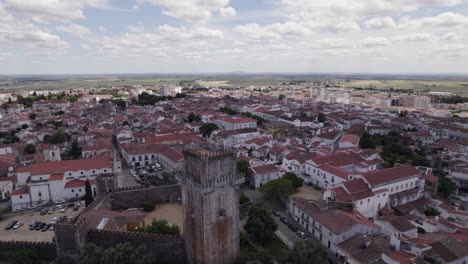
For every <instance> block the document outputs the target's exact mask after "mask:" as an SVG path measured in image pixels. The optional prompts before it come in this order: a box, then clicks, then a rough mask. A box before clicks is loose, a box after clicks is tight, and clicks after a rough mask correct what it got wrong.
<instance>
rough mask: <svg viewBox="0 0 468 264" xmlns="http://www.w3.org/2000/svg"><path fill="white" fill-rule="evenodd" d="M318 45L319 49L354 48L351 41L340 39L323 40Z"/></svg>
mask: <svg viewBox="0 0 468 264" xmlns="http://www.w3.org/2000/svg"><path fill="white" fill-rule="evenodd" d="M318 44H319V48H323V49H342V48H350V47H351V46H352V44H351V43H350V41H349V40H346V39H339V38H329V39H322V40H320V41H319V42H318Z"/></svg>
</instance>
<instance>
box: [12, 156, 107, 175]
mask: <svg viewBox="0 0 468 264" xmlns="http://www.w3.org/2000/svg"><path fill="white" fill-rule="evenodd" d="M102 168H112V160H110V159H109V158H108V157H99V158H91V159H78V160H62V161H50V162H40V163H34V164H31V165H28V166H21V167H18V169H17V172H18V173H22V172H31V175H39V174H52V173H64V172H67V171H79V170H90V169H102Z"/></svg>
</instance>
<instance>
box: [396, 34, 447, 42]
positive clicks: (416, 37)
mask: <svg viewBox="0 0 468 264" xmlns="http://www.w3.org/2000/svg"><path fill="white" fill-rule="evenodd" d="M393 39H395V40H397V41H435V40H439V37H437V36H436V35H433V34H429V33H415V34H408V35H398V36H395V37H393Z"/></svg>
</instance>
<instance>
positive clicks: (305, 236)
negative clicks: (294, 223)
mask: <svg viewBox="0 0 468 264" xmlns="http://www.w3.org/2000/svg"><path fill="white" fill-rule="evenodd" d="M296 235H297V236H298V237H300V238H302V239H306V238H307V235H306V233H304V232H302V231H297V232H296Z"/></svg>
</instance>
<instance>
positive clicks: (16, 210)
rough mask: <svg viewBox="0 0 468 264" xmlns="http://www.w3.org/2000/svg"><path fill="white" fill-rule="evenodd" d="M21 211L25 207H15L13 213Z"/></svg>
mask: <svg viewBox="0 0 468 264" xmlns="http://www.w3.org/2000/svg"><path fill="white" fill-rule="evenodd" d="M21 211H23V208H16V209H14V210H13V211H12V212H13V213H19V212H21Z"/></svg>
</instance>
